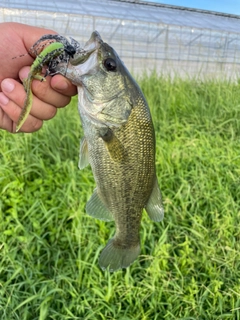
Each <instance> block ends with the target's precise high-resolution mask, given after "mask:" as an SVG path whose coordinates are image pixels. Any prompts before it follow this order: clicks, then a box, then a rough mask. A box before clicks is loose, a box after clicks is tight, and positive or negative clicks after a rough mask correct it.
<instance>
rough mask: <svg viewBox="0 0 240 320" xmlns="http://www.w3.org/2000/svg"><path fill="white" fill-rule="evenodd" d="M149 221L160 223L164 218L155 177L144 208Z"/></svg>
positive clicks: (160, 196)
mask: <svg viewBox="0 0 240 320" xmlns="http://www.w3.org/2000/svg"><path fill="white" fill-rule="evenodd" d="M145 210H146V211H147V213H148V215H149V217H150V219H152V220H153V221H155V222H158V221H161V220H162V219H163V217H164V208H163V203H162V195H161V191H160V188H159V186H158V182H157V177H156V179H155V183H154V186H153V190H152V193H151V196H150V198H149V200H148V203H147V205H146V207H145Z"/></svg>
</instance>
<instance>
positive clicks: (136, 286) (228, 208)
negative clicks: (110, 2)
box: [0, 74, 240, 320]
mask: <svg viewBox="0 0 240 320" xmlns="http://www.w3.org/2000/svg"><path fill="white" fill-rule="evenodd" d="M140 84H141V87H142V89H143V91H144V93H145V96H146V97H147V99H148V101H149V104H150V106H151V111H152V115H153V120H154V124H155V129H156V139H157V157H156V165H157V175H158V179H159V183H160V186H161V189H162V194H163V199H164V205H165V213H166V215H165V218H164V220H163V222H161V223H153V222H152V221H150V220H149V219H148V217H147V215H146V214H145V213H144V215H143V220H142V226H141V241H142V251H141V255H140V257H139V259H138V260H137V261H136V262H135V263H134V264H133V265H132V266H131V267H130V268H128V269H127V270H124V271H119V272H116V273H114V274H109V273H108V272H102V271H101V270H100V268H99V266H98V256H99V253H100V251H101V250H102V249H103V247H104V246H105V244H106V242H107V240H108V239H109V237H111V236H113V234H114V224H113V223H109V222H108V223H107V222H102V221H98V220H95V219H93V218H91V217H89V216H87V215H86V214H85V212H84V208H85V205H86V202H87V199H88V198H89V197H90V196H91V194H92V191H93V189H94V186H95V184H94V180H93V177H92V173H91V170H90V168H86V169H84V170H82V171H79V170H78V167H77V165H78V153H79V140H80V137H81V136H82V128H81V125H80V120H79V116H78V113H77V108H76V99H74V103H73V104H72V105H71V106H69V107H68V108H65V109H63V110H60V111H59V113H58V115H57V117H56V118H54V119H53V120H52V121H49V122H47V123H45V125H44V127H43V129H42V130H40V131H39V132H37V133H34V134H25V135H24V134H18V135H11V134H9V133H7V132H0V139H1V149H0V161H1V175H0V195H1V197H0V211H1V213H0V319H1V320H45V319H46V320H48V319H51V320H52V319H54V320H66V319H71V320H74V319H84V320H87V319H93V320H94V319H109V320H110V319H116V320H130V319H134V320H161V319H169V320H172V319H185V320H187V319H188V320H190V319H200V320H202V319H206V320H211V319H219V320H221V319H236V320H237V319H238V320H240V85H239V84H236V83H235V84H234V83H230V82H227V81H222V82H218V81H211V80H208V81H196V80H181V79H179V78H176V79H175V80H174V81H172V82H171V81H170V79H167V78H164V77H159V78H158V77H157V76H156V75H154V74H153V75H151V76H150V77H142V79H140Z"/></svg>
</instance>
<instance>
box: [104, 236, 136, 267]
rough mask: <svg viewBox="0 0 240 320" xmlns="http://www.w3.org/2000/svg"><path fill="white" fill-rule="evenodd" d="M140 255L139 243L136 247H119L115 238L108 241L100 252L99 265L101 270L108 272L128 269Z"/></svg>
mask: <svg viewBox="0 0 240 320" xmlns="http://www.w3.org/2000/svg"><path fill="white" fill-rule="evenodd" d="M139 253H140V243H137V244H136V246H129V247H128V246H126V245H124V246H122V247H121V246H120V245H119V242H116V240H115V238H113V239H111V240H109V242H108V243H107V245H106V247H105V248H104V249H103V251H102V252H101V255H100V258H99V265H100V267H101V269H102V270H107V269H108V270H109V271H110V272H114V271H117V270H119V269H123V268H127V267H129V266H130V265H131V264H132V263H133V262H134V261H135V260H136V258H137V257H138V255H139Z"/></svg>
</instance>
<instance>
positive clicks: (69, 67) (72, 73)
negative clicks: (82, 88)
mask: <svg viewBox="0 0 240 320" xmlns="http://www.w3.org/2000/svg"><path fill="white" fill-rule="evenodd" d="M102 43H103V40H102V39H101V36H100V34H99V33H98V32H97V31H94V32H93V33H92V35H91V37H90V39H89V40H88V41H87V42H86V44H85V45H84V47H80V44H79V43H78V42H77V41H76V40H75V39H73V38H71V45H72V46H73V47H75V48H76V53H75V54H74V56H73V57H68V58H67V59H66V57H65V58H61V59H53V60H52V61H51V63H50V64H49V66H48V69H49V73H50V74H51V75H54V74H62V75H63V76H65V77H67V78H68V79H70V80H72V82H73V83H75V82H76V79H78V81H79V80H80V77H81V76H82V75H84V74H86V73H88V72H89V71H90V70H91V69H94V68H95V67H97V65H98V59H97V53H98V49H99V48H100V46H101V44H102ZM78 84H79V83H78Z"/></svg>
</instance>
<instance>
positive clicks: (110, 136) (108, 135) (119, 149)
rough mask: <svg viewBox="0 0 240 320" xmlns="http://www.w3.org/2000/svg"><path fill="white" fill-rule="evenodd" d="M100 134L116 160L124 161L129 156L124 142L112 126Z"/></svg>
mask: <svg viewBox="0 0 240 320" xmlns="http://www.w3.org/2000/svg"><path fill="white" fill-rule="evenodd" d="M100 136H101V138H102V139H103V141H104V142H105V146H106V149H107V150H108V152H109V154H110V156H111V158H112V159H113V160H114V161H116V162H122V161H123V160H124V159H126V158H127V152H126V150H125V148H124V146H123V144H122V143H121V141H120V140H119V139H118V138H117V137H116V135H115V134H114V132H113V131H112V130H111V129H110V128H107V130H105V131H104V132H103V131H102V132H100Z"/></svg>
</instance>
